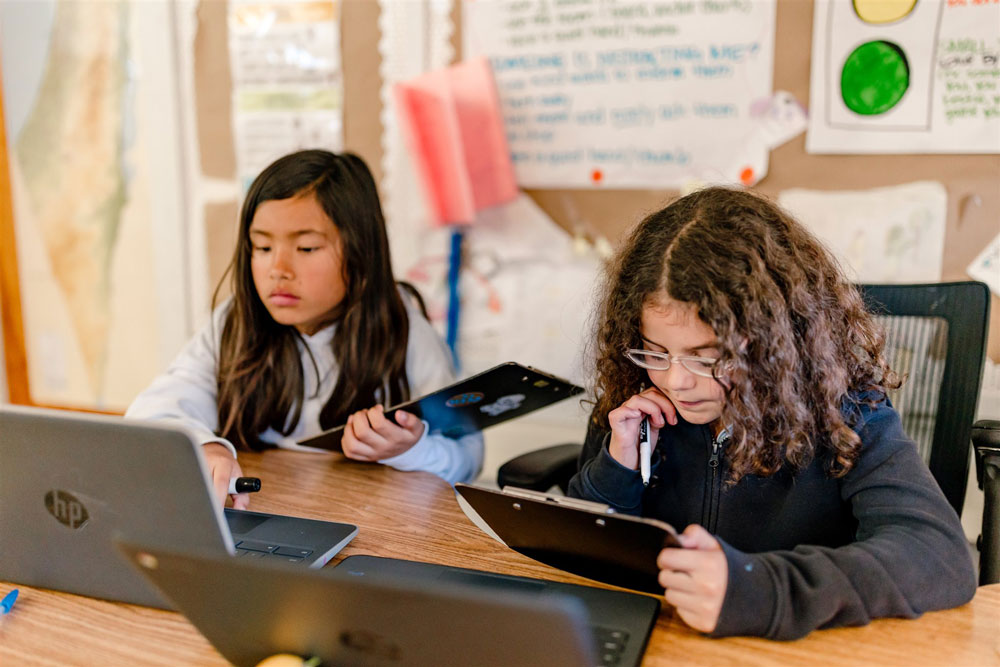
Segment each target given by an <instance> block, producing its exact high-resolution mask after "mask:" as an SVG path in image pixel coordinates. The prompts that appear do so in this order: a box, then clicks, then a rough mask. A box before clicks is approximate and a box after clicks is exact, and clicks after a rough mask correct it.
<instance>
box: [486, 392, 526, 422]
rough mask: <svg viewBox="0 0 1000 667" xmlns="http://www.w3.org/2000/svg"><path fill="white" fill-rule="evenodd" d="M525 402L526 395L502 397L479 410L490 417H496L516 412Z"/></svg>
mask: <svg viewBox="0 0 1000 667" xmlns="http://www.w3.org/2000/svg"><path fill="white" fill-rule="evenodd" d="M523 402H524V394H510V395H508V396H501V397H500V398H498V399H497V400H496V401H495V402H493V403H487V404H486V405H484V406H482V407H480V408H479V409H480V411H482V412H485V413H486V414H488V415H489V416H490V417H496V416H498V415H502V414H503V413H505V412H508V411H510V410H516V409H517V408H519V407H521V403H523Z"/></svg>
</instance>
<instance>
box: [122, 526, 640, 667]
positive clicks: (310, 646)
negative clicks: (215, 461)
mask: <svg viewBox="0 0 1000 667" xmlns="http://www.w3.org/2000/svg"><path fill="white" fill-rule="evenodd" d="M121 548H122V550H123V552H125V553H127V554H128V555H129V557H130V558H131V559H132V561H133V562H134V563H135V564H136V566H137V568H138V569H140V570H141V571H143V572H144V574H145V575H146V576H147V577H149V579H150V581H152V582H154V583H155V584H156V585H157V586H158V587H159V588H160V589H161V590H162V591H163V593H164V594H165V595H166V596H167V597H169V598H170V599H171V600H173V601H174V603H175V604H176V606H177V608H178V609H179V610H180V611H181V612H182V613H183V614H184V615H185V616H187V618H188V620H190V621H191V623H193V624H194V625H195V627H197V628H198V630H200V631H201V633H202V634H203V635H204V636H205V638H206V639H208V641H209V642H211V643H212V645H213V646H215V648H216V649H217V650H218V651H219V652H220V653H221V654H222V655H223V656H224V657H225V658H226V659H227V660H229V661H230V662H232V663H233V664H235V665H238V666H242V665H247V666H249V665H256V664H257V663H258V662H259V661H261V660H263V659H264V658H266V657H267V656H270V655H274V654H277V653H291V654H294V655H299V656H302V657H303V658H318V659H320V661H321V662H320V664H323V665H348V666H350V665H366V666H367V665H371V666H374V667H379V666H389V665H391V666H392V667H403V666H407V665H419V666H421V667H422V666H424V665H463V666H466V665H491V666H492V665H517V666H518V667H562V666H565V667H578V666H579V665H601V664H603V665H621V666H623V667H626V666H628V665H638V664H639V661H640V660H641V657H642V654H643V651H644V648H645V645H646V641H647V639H648V637H649V633H650V631H651V629H652V627H653V625H654V623H655V621H656V617H657V612H658V611H659V601H658V600H656V599H655V598H652V597H648V596H645V595H638V594H635V593H625V592H621V591H613V590H608V589H598V588H591V587H589V586H577V585H571V584H560V583H557V582H547V581H542V580H539V579H529V578H526V577H509V576H503V575H495V574H490V573H486V572H479V571H476V570H464V569H460V568H452V567H445V566H440V565H431V564H428V563H417V562H413V561H403V560H395V559H389V558H377V557H374V556H350V557H348V558H346V559H344V560H343V561H342V562H341V563H340V564H339V565H338V566H337V567H336V568H333V569H327V570H323V571H320V572H309V571H303V570H297V569H294V568H290V567H284V566H282V565H281V564H279V563H273V564H271V563H268V562H266V561H247V560H240V561H236V562H231V561H230V562H226V561H225V560H222V559H219V558H218V557H216V556H206V555H202V554H197V553H195V552H192V551H187V550H185V551H183V552H182V551H177V550H174V551H166V550H161V549H153V548H150V547H146V546H135V545H128V544H122V545H121ZM233 609H239V610H240V613H238V614H234V613H232V610H233Z"/></svg>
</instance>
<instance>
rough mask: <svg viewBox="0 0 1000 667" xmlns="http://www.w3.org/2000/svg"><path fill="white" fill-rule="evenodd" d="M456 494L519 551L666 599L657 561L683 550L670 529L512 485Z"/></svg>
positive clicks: (461, 489) (460, 489) (462, 488)
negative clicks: (663, 551) (669, 549)
mask: <svg viewBox="0 0 1000 667" xmlns="http://www.w3.org/2000/svg"><path fill="white" fill-rule="evenodd" d="M455 491H456V492H457V493H458V494H459V495H460V496H461V497H462V498H463V499H464V500H465V501H466V502H467V503H468V504H469V506H470V507H471V508H472V509H473V510H474V511H475V512H476V514H478V515H479V517H480V518H481V519H482V520H483V521H484V522H485V523H486V525H488V526H489V527H490V529H491V530H493V532H494V533H496V536H497V537H499V538H500V540H502V541H503V542H504V544H506V545H507V546H508V547H510V548H511V549H513V550H514V551H517V552H518V553H520V554H523V555H525V556H527V557H528V558H532V559H534V560H537V561H539V562H542V563H545V564H546V565H551V566H552V567H555V568H558V569H560V570H565V571H566V572H572V573H573V574H578V575H580V576H582V577H587V578H588V579H594V580H596V581H603V582H604V583H607V584H612V585H615V586H621V587H623V588H631V589H633V590H637V591H643V592H645V593H654V594H657V595H663V587H662V586H660V584H659V583H658V582H657V576H658V575H659V568H657V566H656V557H657V555H658V554H659V553H660V550H661V549H663V548H664V547H668V546H672V547H679V546H680V542H678V540H677V531H675V530H674V528H673V527H672V526H671V525H670V524H668V523H665V522H663V521H658V520H656V519H647V518H643V517H635V516H629V515H627V514H617V513H615V512H614V511H613V510H611V509H610V508H609V507H608V506H607V505H602V504H600V503H594V502H590V501H588V500H579V499H576V498H566V497H563V496H551V495H548V494H544V493H538V492H537V491H529V490H527V489H518V488H514V487H510V486H508V487H504V489H503V491H496V490H494V489H484V488H481V487H477V486H470V485H468V484H456V485H455Z"/></svg>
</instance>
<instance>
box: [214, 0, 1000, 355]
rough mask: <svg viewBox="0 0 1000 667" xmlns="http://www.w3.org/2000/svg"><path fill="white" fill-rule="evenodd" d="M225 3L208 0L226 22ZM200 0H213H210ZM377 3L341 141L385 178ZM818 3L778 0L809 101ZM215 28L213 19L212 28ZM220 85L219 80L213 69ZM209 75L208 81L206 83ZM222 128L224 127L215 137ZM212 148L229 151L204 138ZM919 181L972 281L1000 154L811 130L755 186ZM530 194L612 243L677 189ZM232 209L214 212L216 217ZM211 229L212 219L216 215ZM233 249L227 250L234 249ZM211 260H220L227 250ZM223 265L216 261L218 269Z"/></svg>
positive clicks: (771, 191) (788, 70) (355, 15)
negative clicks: (865, 150)
mask: <svg viewBox="0 0 1000 667" xmlns="http://www.w3.org/2000/svg"><path fill="white" fill-rule="evenodd" d="M219 4H222V3H214V2H208V3H207V5H208V6H209V7H212V10H211V11H212V12H213V13H214V14H215V15H217V16H216V17H215V18H214V19H213V21H216V22H218V23H217V25H218V29H219V30H224V23H223V22H224V20H225V11H224V9H220V8H219V7H218V5H219ZM202 5H203V6H205V5H206V2H205V0H203V2H202ZM453 17H454V19H455V26H456V30H455V32H454V34H453V35H452V44H453V46H454V48H455V53H456V54H457V58H461V3H460V2H456V3H455V8H454V10H453ZM378 18H379V8H378V4H377V3H376V2H373V1H371V0H344V2H343V13H342V23H341V39H342V55H343V68H344V72H343V75H344V145H345V148H346V149H348V150H352V151H354V152H356V153H358V154H359V155H361V156H362V157H363V158H365V160H366V161H367V162H368V164H369V165H370V166H371V167H372V170H373V172H374V173H375V175H376V178H377V179H378V178H380V176H381V166H380V165H381V159H382V146H381V143H380V142H381V138H380V137H381V124H380V121H379V114H380V113H381V108H382V104H381V101H380V99H379V90H380V87H381V78H380V75H379V64H380V58H379V54H378V50H377V44H378V38H379V28H378ZM812 21H813V3H812V2H810V1H807V0H778V6H777V26H776V34H777V37H776V43H775V59H774V60H775V64H774V88H775V90H787V91H789V92H791V93H792V94H793V95H794V96H795V98H796V99H797V100H799V101H800V102H802V103H803V104H808V101H809V65H810V59H809V54H810V52H811V46H812ZM211 30H212V26H211V25H206V31H211ZM213 80H214V83H215V84H216V87H217V83H218V79H217V78H215V77H213ZM210 85H211V82H206V87H207V86H210ZM215 136H218V135H215ZM203 150H206V151H213V152H214V151H225V150H231V148H230V149H227V148H226V147H224V146H223V147H220V146H218V145H211V144H203ZM919 180H936V181H940V182H941V183H942V184H943V185H944V186H945V188H946V189H947V192H948V218H947V226H946V232H945V242H944V248H943V257H944V260H943V268H942V271H943V273H942V276H941V277H942V279H943V280H968V279H969V277H968V276H967V275H966V273H965V269H966V267H967V266H968V265H969V264H970V263H971V262H972V260H973V259H974V258H975V257H976V256H977V255H978V254H979V252H981V251H982V249H983V248H984V247H985V246H986V244H987V243H988V242H990V241H991V240H992V239H993V238H994V237H995V236H996V234H997V233H998V232H1000V155H810V154H808V153H806V151H805V134H804V133H803V134H802V135H800V136H798V137H796V138H794V139H792V140H791V141H789V142H787V143H786V144H784V145H782V146H779V147H778V148H777V149H775V150H774V151H772V153H771V160H770V170H769V172H768V174H767V176H766V177H765V178H764V179H763V180H761V181H760V183H758V184H757V186H755V189H756V190H758V191H760V192H762V193H764V194H766V195H769V196H773V197H776V196H777V195H778V193H779V192H781V191H782V190H785V189H788V188H793V187H803V188H811V189H816V190H864V189H869V188H875V187H880V186H889V185H898V184H902V183H908V182H912V181H919ZM526 192H527V194H528V195H530V196H531V198H532V199H533V200H534V201H535V202H536V203H537V204H538V205H539V206H540V207H541V208H542V209H544V211H545V212H546V213H547V214H548V215H549V216H551V217H552V219H553V220H555V221H556V222H557V223H558V224H559V225H560V226H562V227H563V228H564V229H566V230H567V231H569V232H571V233H572V232H574V231H577V230H578V229H583V230H584V231H585V232H586V233H587V234H588V235H590V236H596V235H598V234H601V235H604V236H605V237H607V238H608V239H609V240H611V242H612V243H615V242H617V241H618V240H619V239H620V237H621V235H622V233H623V232H624V231H625V230H627V229H628V228H630V227H631V226H632V225H633V224H634V223H635V222H637V221H638V220H639V219H640V218H641V217H643V216H644V215H645V214H647V213H649V212H651V211H653V210H656V209H657V208H660V207H661V206H662V205H663V204H664V203H665V202H667V201H669V200H670V199H671V198H672V197H674V196H676V194H677V193H676V192H675V191H672V190H667V189H664V190H605V189H593V190H561V189H551V190H527V191H526ZM222 213H224V214H225V215H226V216H227V221H226V222H224V223H223V222H219V223H215V224H214V226H216V227H217V226H219V225H220V224H226V225H230V226H231V222H229V221H231V218H228V216H229V215H230V212H229V211H224V212H216V213H214V214H213V213H211V212H209V213H208V214H207V216H208V218H209V219H212V218H213V216H214V217H215V218H216V219H219V218H218V215H220V214H222ZM208 226H209V227H212V226H213V224H212V223H211V222H210V223H209V225H208ZM227 252H228V251H227ZM219 253H220V254H219V255H218V256H217V257H214V258H211V259H210V265H212V266H214V267H218V265H219V264H220V263H221V262H222V261H223V258H222V251H221V249H220V250H219ZM214 271H218V268H216V269H214ZM988 354H989V357H990V358H991V359H992V360H993V361H995V362H1000V298H998V297H997V296H996V295H994V296H993V298H992V303H991V323H990V337H989V344H988Z"/></svg>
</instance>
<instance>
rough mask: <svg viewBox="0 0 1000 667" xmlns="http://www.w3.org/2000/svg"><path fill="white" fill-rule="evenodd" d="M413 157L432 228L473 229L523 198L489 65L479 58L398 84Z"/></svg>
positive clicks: (401, 114) (398, 99)
mask: <svg viewBox="0 0 1000 667" xmlns="http://www.w3.org/2000/svg"><path fill="white" fill-rule="evenodd" d="M395 93H396V100H397V102H398V108H399V111H400V118H401V121H402V125H403V128H404V136H405V137H406V138H407V141H408V144H409V147H410V152H411V154H412V155H413V157H414V162H415V164H416V167H417V171H418V172H419V173H420V177H421V181H422V182H423V185H424V192H425V193H426V194H427V198H428V201H429V203H430V207H431V213H432V215H433V216H434V219H435V220H434V221H435V222H436V223H437V224H439V225H444V224H469V223H471V222H473V221H474V220H475V213H476V211H478V210H482V209H484V208H489V207H491V206H496V205H498V204H503V203H505V202H508V201H511V200H512V199H514V198H515V197H516V196H517V182H516V181H515V179H514V166H513V164H512V163H511V160H510V150H509V149H508V147H507V137H506V135H505V133H504V128H503V118H502V116H501V115H500V99H499V96H498V95H497V90H496V83H495V82H494V80H493V72H492V70H491V69H490V65H489V61H487V60H486V59H485V58H477V59H475V60H471V61H468V62H464V63H459V64H457V65H453V66H451V67H449V68H447V69H445V70H438V71H435V72H428V73H427V74H423V75H421V76H419V77H417V78H415V79H412V80H411V81H408V82H405V83H399V84H396V88H395Z"/></svg>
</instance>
